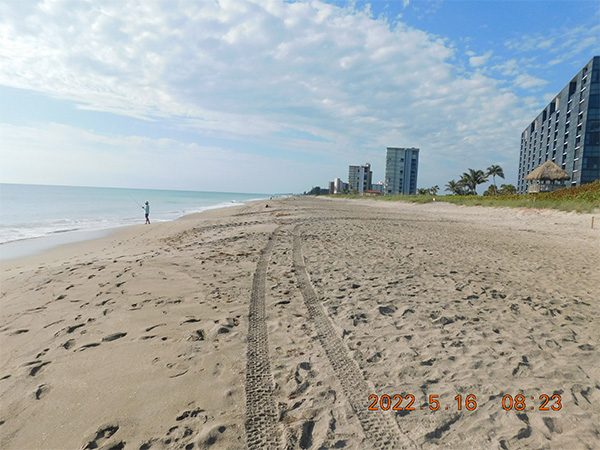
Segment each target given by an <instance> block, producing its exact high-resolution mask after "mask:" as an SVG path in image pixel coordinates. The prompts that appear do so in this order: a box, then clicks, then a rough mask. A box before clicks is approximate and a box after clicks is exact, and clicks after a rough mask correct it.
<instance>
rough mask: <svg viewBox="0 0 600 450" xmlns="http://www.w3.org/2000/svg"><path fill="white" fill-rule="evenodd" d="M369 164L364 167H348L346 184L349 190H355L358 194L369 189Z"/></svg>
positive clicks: (370, 175)
mask: <svg viewBox="0 0 600 450" xmlns="http://www.w3.org/2000/svg"><path fill="white" fill-rule="evenodd" d="M372 176H373V172H371V164H369V163H367V164H365V165H364V166H350V167H349V170H348V184H349V185H350V190H351V191H353V190H355V189H356V190H357V191H358V193H359V194H362V193H363V192H364V191H368V190H369V189H371V177H372Z"/></svg>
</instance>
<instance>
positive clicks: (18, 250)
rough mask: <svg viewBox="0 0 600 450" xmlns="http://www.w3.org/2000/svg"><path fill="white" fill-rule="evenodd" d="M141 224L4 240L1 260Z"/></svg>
mask: <svg viewBox="0 0 600 450" xmlns="http://www.w3.org/2000/svg"><path fill="white" fill-rule="evenodd" d="M264 200H265V199H255V200H249V201H247V202H244V203H241V204H232V205H222V204H221V205H217V206H215V207H208V208H207V209H205V210H204V211H200V212H194V213H190V214H185V215H183V216H180V217H177V218H175V219H172V220H161V221H160V222H153V223H152V224H151V225H160V224H163V223H171V222H176V221H179V220H186V218H190V217H195V216H197V215H199V214H204V213H206V212H210V211H215V210H220V209H228V208H235V207H239V206H243V205H246V204H249V203H253V202H260V201H264ZM140 224H143V222H142V221H140V223H137V224H127V225H117V226H114V227H110V228H102V229H90V230H73V231H61V232H55V233H52V234H48V235H44V236H36V237H31V238H22V239H18V240H14V241H9V242H3V243H0V262H5V261H11V260H14V259H19V258H23V257H29V256H35V255H38V254H41V253H43V252H46V251H48V250H52V249H55V248H57V247H61V246H64V245H70V244H77V243H81V242H85V241H91V240H95V239H100V238H103V237H108V236H110V235H111V234H112V233H118V230H120V229H124V228H128V227H136V226H139V225H140Z"/></svg>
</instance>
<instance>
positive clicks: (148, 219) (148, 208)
mask: <svg viewBox="0 0 600 450" xmlns="http://www.w3.org/2000/svg"><path fill="white" fill-rule="evenodd" d="M142 208H143V209H144V212H145V213H146V224H149V223H150V204H149V203H148V202H146V206H142Z"/></svg>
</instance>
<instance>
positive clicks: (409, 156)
mask: <svg viewBox="0 0 600 450" xmlns="http://www.w3.org/2000/svg"><path fill="white" fill-rule="evenodd" d="M418 171H419V149H418V148H396V147H388V148H387V155H386V159H385V195H394V194H405V195H415V194H416V193H417V174H418Z"/></svg>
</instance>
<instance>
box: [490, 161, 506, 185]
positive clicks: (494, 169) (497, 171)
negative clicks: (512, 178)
mask: <svg viewBox="0 0 600 450" xmlns="http://www.w3.org/2000/svg"><path fill="white" fill-rule="evenodd" d="M490 175H491V176H492V177H493V178H494V186H496V175H498V176H499V177H500V178H504V171H503V170H502V167H500V166H499V165H497V164H492V165H491V166H490V167H488V168H487V174H486V176H488V177H489V176H490ZM496 187H497V186H496ZM496 190H497V189H496Z"/></svg>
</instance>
